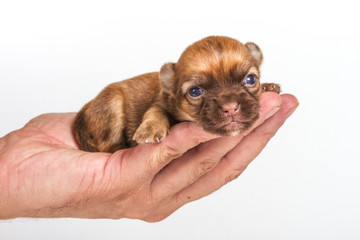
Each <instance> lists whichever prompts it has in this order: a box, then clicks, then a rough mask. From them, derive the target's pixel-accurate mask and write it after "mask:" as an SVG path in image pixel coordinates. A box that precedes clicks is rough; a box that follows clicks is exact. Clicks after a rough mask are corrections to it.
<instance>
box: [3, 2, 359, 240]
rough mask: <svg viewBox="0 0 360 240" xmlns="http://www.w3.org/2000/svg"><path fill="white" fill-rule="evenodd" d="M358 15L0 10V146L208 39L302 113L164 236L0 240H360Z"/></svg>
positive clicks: (113, 227) (208, 9)
mask: <svg viewBox="0 0 360 240" xmlns="http://www.w3.org/2000/svg"><path fill="white" fill-rule="evenodd" d="M356 2H357V1H355V0H354V1H347V0H342V1H330V0H329V1H316V0H312V1H305V0H303V1H298V2H295V1H278V0H272V1H266V0H264V1H260V0H258V1H253V0H251V1H250V0H248V1H226V0H222V1H210V0H207V1H195V0H193V1H184V0H182V1H146V0H143V1H16V0H11V1H10V0H1V1H0V109H1V110H0V111H1V112H0V126H1V127H0V136H3V135H5V134H7V133H8V132H10V131H12V130H15V129H17V128H20V127H22V126H23V125H24V124H25V123H26V122H27V121H28V120H30V119H31V118H33V117H35V116H37V115H39V114H41V113H45V112H70V111H77V110H79V109H80V108H81V106H82V105H83V104H85V103H86V102H87V101H89V100H90V99H91V98H93V97H94V96H95V95H96V94H97V93H98V92H99V91H100V90H101V89H102V88H103V87H104V86H106V85H107V84H109V83H111V82H114V81H119V80H122V79H125V78H128V77H132V76H135V75H139V74H142V73H145V72H150V71H158V70H159V69H160V67H161V65H162V64H163V63H165V62H168V61H177V59H178V57H179V56H180V54H181V52H182V51H183V50H184V49H185V47H186V46H188V45H189V44H191V43H192V42H194V41H196V40H199V39H201V38H203V37H206V36H208V35H226V36H231V37H233V38H237V39H239V40H240V41H242V42H246V41H254V42H256V43H257V44H258V45H259V46H260V47H261V48H262V50H263V53H264V57H265V61H264V63H263V67H262V80H263V81H273V82H279V83H281V84H282V86H283V89H284V92H290V93H293V94H294V95H296V96H297V97H298V99H299V101H300V107H299V109H298V111H297V112H296V113H295V114H294V115H293V116H292V118H291V119H289V121H288V122H287V123H286V124H285V126H284V127H283V128H282V129H281V130H280V131H279V132H278V134H277V135H276V136H275V138H274V139H273V140H272V141H271V142H270V143H269V144H268V146H267V148H266V149H265V150H264V151H263V153H262V154H261V155H260V156H259V157H258V158H257V159H256V160H255V161H254V162H253V163H252V164H251V165H250V167H249V168H248V169H247V170H246V171H245V172H244V174H243V175H242V176H241V177H240V178H238V179H237V180H236V181H234V182H232V183H230V184H228V185H227V186H226V187H224V188H222V189H221V190H219V191H218V192H216V193H214V194H212V195H210V196H208V197H206V198H204V199H201V200H199V201H197V202H194V203H191V204H188V205H187V206H185V207H183V208H181V209H180V210H178V211H177V212H176V213H174V214H173V215H172V216H170V217H169V218H168V219H166V220H165V221H163V222H160V223H155V224H149V223H145V222H141V221H137V220H127V219H121V220H80V219H16V220H9V221H0V239H1V240H8V239H9V240H12V239H52V240H56V239H87V240H92V239H276V240H281V239H327V240H329V239H360V206H359V205H360V193H359V188H360V186H359V185H360V177H359V175H360V163H359V160H360V157H359V149H360V143H359V133H360V130H359V122H360V113H359V93H360V84H359V80H360V79H359V71H358V69H359V55H360V47H359V44H360V32H359V23H360V17H359V7H358V6H357V4H356Z"/></svg>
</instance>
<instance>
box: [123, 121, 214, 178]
mask: <svg viewBox="0 0 360 240" xmlns="http://www.w3.org/2000/svg"><path fill="white" fill-rule="evenodd" d="M219 137H220V136H218V135H214V134H211V133H208V132H205V131H204V130H203V129H202V127H200V126H198V125H196V124H195V123H192V122H183V123H180V124H177V125H175V126H174V127H172V128H171V131H170V134H169V135H168V136H167V137H166V138H165V139H164V140H163V141H161V142H159V143H152V144H140V145H138V146H137V147H135V148H132V149H129V150H128V151H126V152H125V153H124V155H125V156H124V158H123V159H126V160H125V161H127V162H126V164H127V166H129V167H130V168H133V169H137V171H142V172H144V174H145V175H148V176H149V171H150V172H151V173H152V177H153V176H155V175H156V174H157V173H158V172H159V171H160V170H161V169H162V168H164V167H165V166H166V165H167V164H168V163H169V162H171V161H172V160H173V159H175V158H178V157H180V156H181V155H183V154H184V153H185V152H187V151H188V150H189V149H192V148H194V147H196V146H197V145H199V144H200V143H203V142H206V141H209V140H212V139H215V138H219Z"/></svg>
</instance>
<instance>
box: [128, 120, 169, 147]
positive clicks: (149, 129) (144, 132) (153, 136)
mask: <svg viewBox="0 0 360 240" xmlns="http://www.w3.org/2000/svg"><path fill="white" fill-rule="evenodd" d="M168 132H169V126H167V125H166V124H164V125H163V124H161V123H159V122H155V121H146V122H142V123H141V124H140V126H139V127H138V128H137V129H136V132H135V134H134V136H133V140H134V141H136V142H137V143H138V144H142V143H157V142H160V141H161V140H163V139H164V138H165V137H166V135H167V134H168Z"/></svg>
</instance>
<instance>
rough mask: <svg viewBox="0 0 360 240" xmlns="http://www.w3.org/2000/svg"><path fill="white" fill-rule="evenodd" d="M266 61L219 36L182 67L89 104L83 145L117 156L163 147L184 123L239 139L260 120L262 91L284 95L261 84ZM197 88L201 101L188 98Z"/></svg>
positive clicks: (82, 121) (78, 129)
mask: <svg viewBox="0 0 360 240" xmlns="http://www.w3.org/2000/svg"><path fill="white" fill-rule="evenodd" d="M262 59H263V56H262V53H261V51H260V48H259V47H258V46H257V45H256V44H254V43H246V44H245V45H243V44H242V43H240V42H239V41H237V40H235V39H232V38H228V37H220V36H211V37H207V38H204V39H202V40H200V41H198V42H195V43H194V44H192V45H190V46H189V47H188V48H187V49H186V50H185V51H184V52H183V54H182V55H181V57H180V58H179V60H178V62H177V63H166V64H164V65H163V66H162V68H161V70H160V72H154V73H147V74H144V75H141V76H137V77H134V78H131V79H127V80H124V81H121V82H116V83H113V84H110V85H109V86H107V87H106V88H105V89H104V90H103V91H102V92H100V93H99V95H98V96H97V97H96V98H95V99H93V100H92V101H90V102H89V103H87V104H86V105H85V106H84V107H83V108H82V109H81V111H80V112H79V113H78V114H77V116H76V119H75V122H74V124H73V130H74V134H75V137H76V139H77V141H78V143H79V146H80V148H81V149H83V150H86V151H92V152H94V151H102V152H115V151H116V150H119V149H122V148H128V147H132V146H135V145H137V144H139V143H154V142H159V141H161V140H162V139H164V138H165V137H166V135H167V133H168V132H169V129H170V127H171V126H172V125H173V124H175V123H178V122H181V121H193V122H196V123H197V124H199V125H201V126H202V127H203V128H204V130H206V131H209V132H212V133H216V134H220V135H223V136H230V135H236V134H239V133H241V132H243V131H245V130H247V129H248V128H249V127H251V126H252V124H253V123H254V122H255V121H256V120H257V119H258V117H259V98H260V95H261V92H262V91H274V92H278V93H279V92H280V87H279V85H278V84H260V81H259V78H260V71H259V67H260V65H261V62H262ZM247 78H250V79H251V80H255V82H254V83H253V84H247V83H248V82H246V79H247ZM194 87H196V88H200V89H201V92H202V94H201V95H200V96H195V97H194V96H192V95H191V94H190V93H189V91H190V90H191V89H193V88H194Z"/></svg>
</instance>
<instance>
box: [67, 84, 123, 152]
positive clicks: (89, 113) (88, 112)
mask: <svg viewBox="0 0 360 240" xmlns="http://www.w3.org/2000/svg"><path fill="white" fill-rule="evenodd" d="M124 126H125V117H124V109H123V97H122V94H121V92H114V91H109V90H108V89H105V90H104V91H103V92H101V93H100V94H99V95H98V96H97V97H96V98H95V99H93V100H92V101H91V102H89V103H88V104H86V105H85V106H84V108H83V109H81V111H80V112H79V113H78V115H77V116H76V118H75V121H74V124H73V129H74V134H75V137H76V139H77V141H78V143H79V146H80V149H82V150H85V151H90V152H111V153H112V152H115V151H117V150H119V149H122V148H126V147H128V146H127V145H126V143H125V140H124V133H123V130H124Z"/></svg>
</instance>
